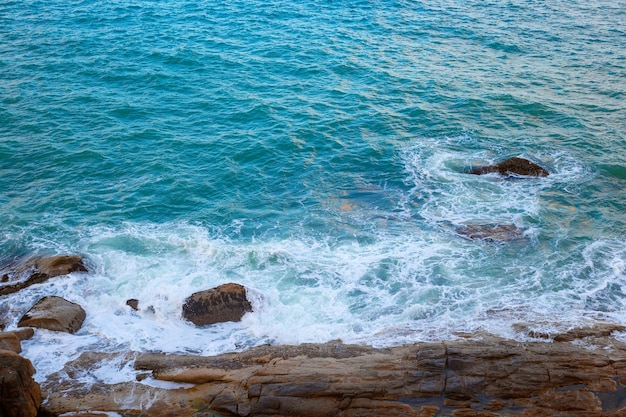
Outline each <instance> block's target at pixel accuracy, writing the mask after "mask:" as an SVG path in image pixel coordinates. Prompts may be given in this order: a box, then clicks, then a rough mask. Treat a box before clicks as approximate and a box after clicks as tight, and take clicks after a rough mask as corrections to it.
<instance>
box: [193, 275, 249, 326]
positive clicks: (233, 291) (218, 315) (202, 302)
mask: <svg viewBox="0 0 626 417" xmlns="http://www.w3.org/2000/svg"><path fill="white" fill-rule="evenodd" d="M249 311H252V305H251V304H250V301H248V298H247V297H246V288H245V287H244V286H242V285H239V284H232V283H230V284H224V285H220V286H218V287H215V288H213V289H210V290H206V291H200V292H196V293H194V294H192V295H191V296H190V297H188V298H187V299H186V300H185V304H184V305H183V318H185V319H186V320H189V321H190V322H192V323H193V324H195V325H197V326H206V325H209V324H214V323H222V322H226V321H239V320H241V318H242V317H243V315H244V314H245V313H247V312H249Z"/></svg>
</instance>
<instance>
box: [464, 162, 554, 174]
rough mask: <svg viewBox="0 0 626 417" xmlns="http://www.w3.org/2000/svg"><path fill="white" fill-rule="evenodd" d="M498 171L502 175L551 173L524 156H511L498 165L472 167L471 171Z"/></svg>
mask: <svg viewBox="0 0 626 417" xmlns="http://www.w3.org/2000/svg"><path fill="white" fill-rule="evenodd" d="M494 172H495V173H498V174H501V175H507V176H511V175H523V176H528V177H547V176H548V175H549V173H548V171H547V170H546V169H545V168H542V167H541V166H539V165H537V164H535V163H534V162H530V161H529V160H527V159H524V158H518V157H515V158H509V159H507V160H505V161H502V162H500V163H499V164H497V165H487V166H483V167H477V168H472V169H470V171H469V173H470V174H474V175H483V174H490V173H494Z"/></svg>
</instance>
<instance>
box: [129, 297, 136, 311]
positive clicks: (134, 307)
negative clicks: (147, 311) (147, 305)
mask: <svg viewBox="0 0 626 417" xmlns="http://www.w3.org/2000/svg"><path fill="white" fill-rule="evenodd" d="M126 305H127V306H129V307H130V308H132V309H133V310H135V311H139V300H137V299H135V298H131V299H130V300H126Z"/></svg>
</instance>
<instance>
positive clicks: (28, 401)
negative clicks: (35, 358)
mask: <svg viewBox="0 0 626 417" xmlns="http://www.w3.org/2000/svg"><path fill="white" fill-rule="evenodd" d="M34 373H35V368H34V367H33V364H32V363H31V362H30V361H29V360H28V359H25V358H23V357H21V356H19V355H18V354H17V353H15V352H11V351H8V350H0V415H1V416H2V417H35V416H36V415H37V410H38V409H39V405H40V404H41V391H40V389H39V384H37V383H36V382H35V380H34V379H33V374H34Z"/></svg>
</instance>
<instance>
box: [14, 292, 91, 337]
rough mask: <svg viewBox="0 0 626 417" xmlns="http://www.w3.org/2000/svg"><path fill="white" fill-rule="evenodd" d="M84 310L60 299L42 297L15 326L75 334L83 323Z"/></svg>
mask: <svg viewBox="0 0 626 417" xmlns="http://www.w3.org/2000/svg"><path fill="white" fill-rule="evenodd" d="M85 317H86V314H85V310H83V308H82V307H81V306H80V305H78V304H76V303H72V302H71V301H67V300H65V299H63V298H61V297H56V296H51V297H44V298H42V299H41V300H39V301H38V302H37V304H35V305H34V306H33V307H32V308H31V309H30V310H28V312H27V313H26V314H24V316H23V317H22V318H21V319H20V321H19V323H18V324H17V325H18V326H19V327H37V328H40V329H48V330H54V331H57V332H67V333H75V332H76V331H77V330H78V329H80V327H81V326H82V325H83V321H85Z"/></svg>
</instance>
